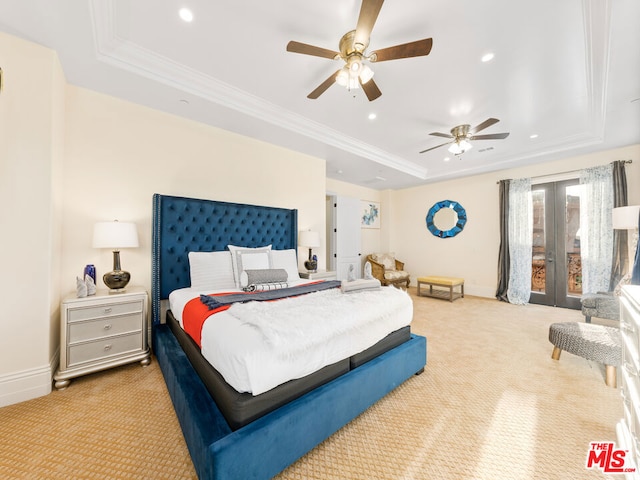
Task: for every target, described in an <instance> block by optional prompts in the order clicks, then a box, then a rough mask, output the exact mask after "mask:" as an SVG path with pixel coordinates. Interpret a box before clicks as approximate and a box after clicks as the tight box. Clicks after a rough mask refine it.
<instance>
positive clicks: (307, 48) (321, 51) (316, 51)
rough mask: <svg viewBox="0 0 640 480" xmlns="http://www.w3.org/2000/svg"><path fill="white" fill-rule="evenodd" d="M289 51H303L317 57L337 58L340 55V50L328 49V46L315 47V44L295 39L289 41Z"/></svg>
mask: <svg viewBox="0 0 640 480" xmlns="http://www.w3.org/2000/svg"><path fill="white" fill-rule="evenodd" d="M287 52H293V53H302V54H304V55H313V56H315V57H323V58H330V59H331V60H333V59H335V58H336V56H337V57H340V54H339V53H338V52H334V51H333V50H328V49H326V48H320V47H314V46H313V45H307V44H306V43H300V42H294V41H293V40H292V41H290V42H289V43H287Z"/></svg>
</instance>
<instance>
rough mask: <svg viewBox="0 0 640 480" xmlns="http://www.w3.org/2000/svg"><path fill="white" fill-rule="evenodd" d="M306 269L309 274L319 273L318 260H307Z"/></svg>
mask: <svg viewBox="0 0 640 480" xmlns="http://www.w3.org/2000/svg"><path fill="white" fill-rule="evenodd" d="M304 268H306V269H307V271H308V272H309V273H315V272H317V271H318V262H317V261H316V260H307V261H306V262H304Z"/></svg>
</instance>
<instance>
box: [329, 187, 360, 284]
mask: <svg viewBox="0 0 640 480" xmlns="http://www.w3.org/2000/svg"><path fill="white" fill-rule="evenodd" d="M332 199H333V210H334V211H333V215H332V225H331V233H332V234H333V239H332V240H333V241H332V242H331V243H332V244H333V245H335V250H334V251H333V252H332V254H333V255H332V258H331V268H332V269H334V270H335V271H336V275H337V278H338V280H346V279H347V277H348V275H349V269H350V267H351V266H352V265H353V270H354V272H355V278H362V262H361V252H360V248H361V239H360V200H359V199H357V198H351V197H342V196H335V197H332ZM330 248H331V247H330Z"/></svg>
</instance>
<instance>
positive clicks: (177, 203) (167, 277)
mask: <svg viewBox="0 0 640 480" xmlns="http://www.w3.org/2000/svg"><path fill="white" fill-rule="evenodd" d="M297 243H298V211H297V210H295V209H292V210H289V209H285V208H275V207H263V206H257V205H246V204H241V203H228V202H218V201H215V200H201V199H196V198H184V197H173V196H169V195H160V194H158V193H156V194H155V195H154V196H153V244H152V252H151V255H152V258H151V268H152V272H151V310H152V321H153V324H154V325H156V324H158V323H160V321H161V319H160V300H163V299H166V298H168V297H169V293H171V292H172V291H173V290H176V289H178V288H185V287H189V286H190V279H189V257H188V255H189V252H190V251H193V252H197V251H204V252H210V251H217V250H225V249H226V247H227V245H229V244H231V245H239V246H243V247H260V246H263V245H269V244H271V245H272V248H273V249H274V250H286V249H289V248H294V249H295V248H297Z"/></svg>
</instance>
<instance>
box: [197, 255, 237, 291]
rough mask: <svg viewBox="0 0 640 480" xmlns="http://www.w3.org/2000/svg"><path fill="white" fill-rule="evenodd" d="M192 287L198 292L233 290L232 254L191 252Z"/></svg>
mask: <svg viewBox="0 0 640 480" xmlns="http://www.w3.org/2000/svg"><path fill="white" fill-rule="evenodd" d="M189 274H190V277H191V287H192V288H197V289H198V290H211V291H214V290H229V289H231V290H233V289H235V288H236V282H235V280H234V278H233V268H232V265H231V254H230V253H229V252H189Z"/></svg>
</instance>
